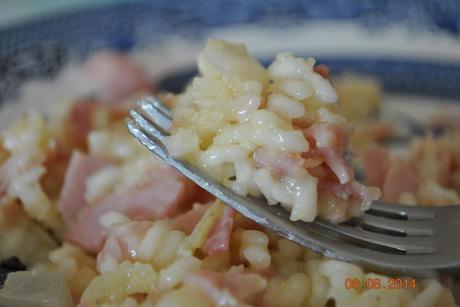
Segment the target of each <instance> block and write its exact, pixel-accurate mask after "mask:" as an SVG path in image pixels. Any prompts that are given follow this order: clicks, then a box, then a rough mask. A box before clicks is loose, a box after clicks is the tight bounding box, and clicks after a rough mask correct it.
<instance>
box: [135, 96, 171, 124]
mask: <svg viewBox="0 0 460 307" xmlns="http://www.w3.org/2000/svg"><path fill="white" fill-rule="evenodd" d="M151 99H153V97H148V98H144V99H141V100H139V101H138V102H137V105H138V106H139V108H140V109H141V110H142V111H143V112H144V113H145V114H146V115H147V116H148V117H149V119H150V120H152V121H153V122H154V123H155V124H156V125H158V126H159V127H161V128H162V129H163V130H165V131H168V130H169V129H170V128H171V126H172V120H171V116H170V114H166V113H165V112H164V111H163V110H164V109H165V108H167V107H166V106H164V105H163V104H162V103H161V102H159V101H158V100H153V101H152V100H151ZM160 105H161V106H160ZM169 113H170V112H169Z"/></svg>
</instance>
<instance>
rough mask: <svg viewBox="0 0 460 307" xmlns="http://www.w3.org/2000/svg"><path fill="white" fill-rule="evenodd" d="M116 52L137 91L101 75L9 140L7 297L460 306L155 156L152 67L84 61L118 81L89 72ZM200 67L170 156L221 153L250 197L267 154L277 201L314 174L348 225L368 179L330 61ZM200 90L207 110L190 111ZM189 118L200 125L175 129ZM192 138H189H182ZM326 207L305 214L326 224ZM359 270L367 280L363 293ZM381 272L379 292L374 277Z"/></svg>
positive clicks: (0, 182) (24, 121)
mask: <svg viewBox="0 0 460 307" xmlns="http://www.w3.org/2000/svg"><path fill="white" fill-rule="evenodd" d="M214 48H221V49H218V50H217V51H216V50H215V49H214ZM109 54H111V53H109ZM222 57H223V59H224V60H223V59H222ZM95 59H99V60H95ZM107 60H110V61H112V60H113V61H115V64H113V65H114V66H113V67H111V68H110V69H109V71H111V72H112V73H113V74H115V75H117V76H122V77H123V78H125V77H129V78H132V79H130V80H131V81H133V83H130V84H131V85H130V86H129V87H127V88H123V91H118V90H121V89H117V88H113V87H117V84H118V82H119V81H116V82H115V81H110V82H109V81H108V80H107V79H104V80H100V82H99V83H98V84H99V86H101V87H99V88H98V90H96V91H95V92H94V93H95V95H93V96H92V97H90V98H89V97H87V96H85V97H79V98H77V99H73V100H72V103H71V104H70V105H69V106H67V107H65V108H63V112H62V114H60V115H59V114H55V115H54V116H50V115H47V116H44V115H43V113H42V112H37V111H34V110H29V111H28V112H27V113H26V114H24V116H22V117H21V118H18V119H17V120H16V121H15V122H13V123H12V124H11V125H10V126H9V127H8V128H7V129H5V130H4V131H3V132H2V134H1V137H0V285H2V288H1V289H0V306H23V305H30V304H33V306H74V305H77V306H80V307H92V306H125V307H127V306H130V307H131V306H142V307H147V306H159V307H171V306H191V307H193V306H197V307H198V306H199V307H203V306H266V307H276V306H280V307H283V306H292V307H296V306H299V307H300V306H312V307H317V306H331V305H334V306H337V307H340V306H455V302H454V299H453V296H452V293H451V291H450V290H449V288H448V287H446V286H445V285H444V284H443V283H441V282H440V281H438V280H436V279H411V278H410V277H407V280H409V281H411V282H410V283H404V284H403V285H406V284H407V285H408V286H407V287H406V286H402V287H400V288H395V289H389V288H388V287H387V286H388V285H389V284H390V283H391V281H390V279H389V278H390V277H389V276H385V275H382V274H376V273H373V272H369V271H366V270H364V269H362V268H360V267H359V266H357V265H354V264H350V263H346V262H341V261H337V260H331V259H328V258H326V257H322V256H320V255H318V254H316V253H314V252H312V251H310V250H308V249H305V248H303V247H301V246H300V245H298V244H296V243H294V242H292V241H289V240H287V239H284V238H281V237H279V236H278V235H276V234H274V233H272V232H271V231H269V230H267V229H265V228H263V227H261V226H260V225H258V224H256V223H254V222H253V221H251V220H248V219H246V218H245V217H243V216H242V215H240V214H238V213H237V212H235V211H234V210H233V209H231V208H229V207H228V206H226V205H225V204H223V203H222V202H220V201H219V200H216V199H214V198H213V197H211V196H210V195H209V194H208V193H206V192H205V191H203V190H202V189H201V188H199V187H198V186H196V185H195V184H194V183H192V182H191V181H190V180H188V179H187V178H185V177H184V176H182V175H181V174H180V173H178V172H177V171H175V170H174V169H172V168H171V167H169V166H168V165H165V164H164V163H163V162H162V161H160V160H159V159H157V158H155V157H154V156H153V155H152V154H151V153H150V152H149V151H148V150H146V149H145V148H144V147H142V146H141V145H140V144H138V143H137V141H136V140H135V139H134V138H133V137H131V136H130V135H129V133H128V131H127V129H126V126H125V123H124V118H125V116H126V110H127V106H129V105H130V104H131V103H132V102H133V101H135V99H136V97H138V96H139V95H142V93H141V92H139V91H142V92H143V91H145V90H146V88H145V83H144V82H145V79H144V78H143V77H142V78H138V76H139V74H140V75H148V73H147V72H145V71H142V70H139V69H138V68H133V69H131V68H132V67H131V66H130V65H136V64H135V63H134V60H133V59H132V58H128V57H127V56H125V55H117V56H115V57H113V56H112V55H110V56H107V55H106V53H105V55H104V54H103V55H95V56H94V57H93V58H92V59H90V60H89V62H87V63H86V64H84V65H83V68H81V69H80V72H79V73H80V74H81V75H80V77H82V78H90V80H94V78H96V79H97V78H101V79H103V78H107V76H108V74H107V73H103V72H98V71H96V73H95V74H91V75H90V76H89V75H88V66H90V65H98V64H99V63H98V61H101V62H102V61H107ZM88 63H89V64H88ZM117 63H118V64H117ZM102 64H103V63H102ZM102 64H101V65H102ZM109 66H110V65H109ZM101 67H107V63H106V64H104V65H102V66H101ZM130 67H131V68H130ZM199 67H200V69H201V70H202V73H203V75H202V76H200V77H198V78H196V79H195V80H194V81H193V83H192V84H191V85H190V87H189V88H188V89H187V91H186V92H185V94H183V95H179V96H177V97H175V96H174V95H172V94H168V95H167V96H165V97H167V98H168V103H169V104H170V105H171V106H174V113H175V132H176V134H174V136H173V138H172V139H171V142H170V144H169V146H171V150H172V151H175V152H176V153H178V152H179V153H182V154H183V156H185V157H188V158H190V159H192V160H193V158H194V156H193V153H194V152H196V153H197V155H196V156H195V159H197V160H196V161H195V162H197V163H199V162H200V161H201V160H199V159H198V158H200V159H202V158H206V159H207V161H208V163H209V161H211V162H212V161H215V162H212V163H216V166H215V167H214V169H215V170H216V172H215V174H214V175H215V176H217V177H218V178H222V179H227V181H226V184H228V185H229V186H230V187H232V188H234V189H235V190H237V191H239V193H242V194H245V193H243V192H247V193H249V194H251V195H259V194H261V193H263V194H265V193H267V190H264V189H259V187H258V186H256V185H255V183H257V181H254V178H253V177H251V176H249V175H250V174H251V172H252V171H253V169H252V168H251V163H258V165H259V166H258V167H259V169H261V170H262V173H261V175H264V176H265V175H267V176H266V177H263V176H261V177H262V178H259V179H267V178H268V179H270V180H271V181H270V182H269V183H270V184H272V185H273V186H274V187H279V193H280V194H279V195H278V194H276V193H272V194H268V193H267V195H268V196H269V198H270V197H272V198H271V201H272V202H275V201H276V202H282V203H284V206H288V205H289V204H290V203H292V202H290V201H289V200H290V199H292V195H291V194H289V193H287V194H286V193H285V192H286V191H285V190H284V193H285V194H283V195H284V196H283V197H286V199H287V201H284V198H283V199H282V200H283V201H280V197H281V196H280V195H281V194H282V193H283V189H284V188H285V186H283V185H282V183H280V182H279V181H277V180H278V179H279V178H281V177H283V175H284V176H287V177H286V178H294V177H295V179H296V180H297V181H295V182H296V183H300V181H299V180H298V179H299V178H301V179H303V180H304V181H302V182H301V183H302V184H304V185H305V186H307V187H310V188H311V189H310V190H311V191H313V192H312V193H313V194H315V193H316V191H317V189H319V191H320V192H319V193H318V194H317V195H319V197H318V199H319V200H320V202H321V197H322V196H321V195H326V194H324V191H334V192H333V193H332V194H329V195H327V197H326V200H327V201H328V202H330V203H331V204H336V203H337V201H338V198H337V193H335V192H336V190H335V189H338V190H337V192H338V193H339V195H342V197H343V198H344V199H340V204H341V207H340V210H339V211H338V212H334V210H332V212H333V213H334V214H337V215H335V217H336V218H337V220H341V219H343V218H346V217H348V213H347V212H344V209H348V202H349V199H348V197H350V195H354V194H353V193H356V187H357V186H358V187H360V188H361V189H362V190H359V191H361V192H363V193H364V192H366V193H367V192H369V188H366V187H364V186H363V185H361V184H358V183H357V182H355V181H354V179H353V174H352V172H351V169H350V168H349V164H348V162H347V161H342V160H340V159H339V160H337V158H338V157H337V155H339V157H341V158H343V156H341V155H342V154H344V153H346V152H347V149H348V145H347V144H346V143H347V137H348V135H349V133H350V131H349V124H348V123H347V122H346V121H345V120H344V119H343V118H341V117H340V116H338V115H337V114H336V113H335V109H336V107H335V105H334V103H333V101H334V100H335V99H336V98H335V91H334V89H333V88H332V87H331V86H330V84H329V82H328V80H327V73H328V70H327V69H326V68H325V67H324V66H319V65H317V66H315V65H314V61H313V60H311V59H308V60H306V61H305V60H303V59H300V58H295V57H293V56H292V55H291V54H289V53H282V54H281V55H279V56H278V59H277V60H275V62H274V63H273V64H272V65H271V66H270V68H269V69H268V70H267V69H265V68H263V67H262V66H260V64H258V62H257V61H256V60H255V59H254V58H252V57H249V56H248V55H247V53H246V50H245V49H244V47H243V46H241V45H233V44H229V43H225V42H220V41H212V42H211V43H210V45H209V46H208V47H207V48H206V49H205V51H204V53H202V55H201V56H200V58H199ZM297 68H299V69H297ZM100 69H105V68H100ZM125 70H129V71H132V72H134V73H126V74H125V75H123V72H124V71H125ZM293 71H297V72H299V74H300V75H298V76H297V75H296V76H293V75H291V74H292V73H293ZM315 71H316V72H318V73H315ZM285 74H287V75H285ZM109 77H110V78H108V79H109V80H110V79H111V78H113V77H114V76H113V75H109ZM271 78H273V80H274V82H271V81H270V79H271ZM305 80H308V81H309V82H308V83H307V82H306V81H305ZM58 81H59V80H56V82H58ZM131 81H130V82H131ZM53 82H54V81H49V84H48V85H49V88H50V89H52V88H53V85H54V84H55V83H53ZM124 82H128V81H123V83H124ZM56 84H60V83H56ZM72 86H74V84H72ZM102 89H103V90H102ZM59 90H62V91H65V90H66V89H65V88H60V89H59ZM286 93H290V94H289V95H287V96H286V95H285V94H286ZM82 94H86V93H82ZM190 99H191V100H196V101H199V102H200V103H201V104H203V106H208V108H204V107H203V108H199V109H198V110H193V109H190V104H189V103H190ZM48 102H49V108H54V107H55V106H58V105H59V106H60V107H62V106H63V104H62V103H63V102H62V101H48ZM248 102H249V103H248ZM197 107H199V106H197ZM238 111H241V112H238ZM251 120H252V121H251ZM223 123H225V127H226V128H225V127H222V126H223ZM185 124H186V125H187V128H190V129H189V130H187V129H185V128H183V129H182V130H181V128H178V127H179V125H185ZM232 125H233V126H232ZM244 125H246V126H244ZM240 126H243V128H239V129H242V130H243V131H241V132H242V134H240V135H233V137H234V138H235V140H240V141H241V142H243V141H245V142H243V144H240V145H242V146H234V147H232V146H230V147H229V148H227V149H226V150H224V151H221V152H219V151H217V149H216V145H217V144H218V143H219V142H223V144H222V145H224V144H225V146H229V145H228V144H227V143H225V142H228V140H229V138H226V137H224V135H223V132H224V130H225V129H227V130H225V131H230V130H231V129H233V128H238V127H240ZM194 127H196V128H194ZM244 127H246V128H244ZM192 128H193V129H192ZM224 128H225V129H224ZM248 128H255V129H259V130H258V131H259V132H260V134H259V135H257V136H256V137H255V139H256V141H257V142H260V143H261V144H262V145H263V146H265V147H263V146H261V145H260V144H259V145H257V144H258V143H256V142H255V141H252V140H251V138H247V134H244V133H243V132H244V130H245V129H248ZM265 129H268V130H270V131H272V132H275V136H281V138H272V137H270V136H273V135H270V134H263V133H262V132H264V131H265V132H266V130H265ZM237 130H238V129H237ZM249 130H250V129H249ZM181 131H182V132H181ZM249 132H250V131H249ZM181 133H182V137H183V138H182V139H183V140H184V142H183V143H177V142H174V137H176V138H181ZM216 133H219V138H218V139H217V140H216V138H217V137H216V136H215V135H214V134H216ZM249 135H250V133H249ZM184 136H185V137H186V136H189V137H188V138H185V137H184ZM245 137H246V138H247V139H245ZM230 139H231V138H230ZM213 140H214V141H213ZM289 140H291V141H289ZM215 142H217V143H216V144H214V143H215ZM344 143H345V144H344ZM213 146H214V147H213ZM283 146H285V147H283ZM323 146H324V147H323ZM255 147H261V148H262V149H260V148H255ZM197 148H199V149H200V151H197V150H196V149H197ZM209 148H213V149H214V150H216V152H215V153H219V155H217V156H219V158H220V159H221V160H220V161H217V160H216V158H215V157H217V156H215V157H214V158H213V153H212V152H211V151H209ZM238 148H240V149H238ZM307 148H308V151H307V150H306V149H307ZM191 149H192V150H191ZM204 149H206V151H205V150H204ZM244 150H246V151H247V154H248V155H249V153H251V154H253V159H249V158H248V157H246V160H244V159H243V162H242V164H241V165H239V164H232V165H231V166H232V167H227V166H225V165H222V164H221V163H220V162H221V161H228V160H225V159H230V160H231V159H232V158H234V157H244V154H245V151H244ZM283 150H284V151H283ZM203 153H206V154H207V155H206V154H205V156H204V157H203V156H202V155H203ZM222 159H224V160H222ZM336 162H341V163H338V165H337V164H335V163H336ZM245 163H246V164H245ZM247 163H249V166H248V165H247ZM306 163H308V165H306V166H308V167H306V168H305V167H303V166H305V164H306ZM224 164H225V163H224ZM233 165H235V167H234V166H233ZM313 168H314V169H315V171H313ZM248 170H249V171H248ZM342 171H343V172H342ZM235 172H236V174H235ZM310 172H311V174H310ZM242 174H243V175H247V177H244V176H243V177H241V175H242ZM336 174H340V175H339V176H337V175H336ZM235 175H236V176H237V177H238V176H239V181H235V180H233V178H232V177H233V176H235ZM296 176H299V177H296ZM340 180H342V182H344V183H343V184H342V182H341V181H340ZM345 182H346V183H345ZM313 183H314V185H313ZM309 184H311V186H308V185H309ZM273 186H272V187H273ZM344 187H346V188H347V189H350V190H351V191H350V190H347V189H345V190H341V189H340V188H344ZM264 188H266V189H269V188H268V185H267V186H264ZM264 192H265V193H264ZM303 192H304V191H303ZM341 193H343V194H341ZM310 196H311V195H310ZM362 197H363V195H359V197H357V198H358V200H359V202H362V201H363V199H362ZM374 197H376V196H375V195H374V196H372V197H371V198H374ZM371 198H367V201H370V200H371ZM310 201H311V198H310ZM319 207H320V208H321V205H319ZM314 208H316V203H314V204H313V205H312V207H311V208H310V207H309V208H308V209H309V210H310V209H312V211H311V212H307V213H308V214H306V215H305V214H304V213H305V212H304V211H301V212H300V213H299V215H298V216H297V217H299V218H300V219H307V220H308V219H312V218H314V217H315V216H316V213H315V214H313V213H314V212H313V211H314ZM301 209H302V210H303V209H305V208H303V207H302V208H301ZM332 209H333V208H332ZM291 212H292V211H291ZM319 213H320V215H321V209H320V210H319ZM329 213H330V212H329ZM296 214H297V213H296ZM294 216H295V215H294ZM327 216H328V217H329V218H330V217H331V216H330V215H327ZM5 278H6V280H5ZM350 279H353V281H356V282H358V283H359V284H360V285H362V287H356V288H354V287H350V283H349V281H350ZM369 280H371V281H372V282H373V283H372V285H373V287H372V288H370V287H368V288H366V287H365V286H364V285H366V281H369ZM401 280H406V277H404V278H403V279H401ZM413 280H415V281H414V282H412V281H413ZM347 281H348V282H347ZM374 282H375V283H374ZM377 285H379V286H377Z"/></svg>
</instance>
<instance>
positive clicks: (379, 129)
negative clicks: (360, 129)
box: [368, 122, 395, 142]
mask: <svg viewBox="0 0 460 307" xmlns="http://www.w3.org/2000/svg"><path fill="white" fill-rule="evenodd" d="M368 129H369V130H368V134H369V136H370V138H371V140H374V141H377V142H378V141H383V140H386V139H388V138H390V137H392V136H393V135H394V133H395V130H394V128H393V126H392V125H391V124H390V123H386V122H379V123H375V124H373V125H371V126H370V127H369V128H368Z"/></svg>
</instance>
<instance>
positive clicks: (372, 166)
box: [363, 145, 390, 188]
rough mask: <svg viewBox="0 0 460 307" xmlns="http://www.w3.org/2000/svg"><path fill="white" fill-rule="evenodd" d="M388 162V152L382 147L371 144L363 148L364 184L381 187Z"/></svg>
mask: <svg viewBox="0 0 460 307" xmlns="http://www.w3.org/2000/svg"><path fill="white" fill-rule="evenodd" d="M389 163H390V154H389V152H388V150H387V149H385V148H384V147H382V146H377V145H372V146H368V147H367V148H365V150H364V152H363V168H364V174H365V176H366V184H368V185H372V186H376V187H380V188H382V187H383V183H384V181H385V176H386V173H387V170H388V167H389Z"/></svg>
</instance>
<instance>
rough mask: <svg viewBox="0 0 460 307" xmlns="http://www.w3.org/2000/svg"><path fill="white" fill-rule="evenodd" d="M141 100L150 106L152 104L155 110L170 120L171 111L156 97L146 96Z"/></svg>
mask: <svg viewBox="0 0 460 307" xmlns="http://www.w3.org/2000/svg"><path fill="white" fill-rule="evenodd" d="M142 100H145V101H147V102H149V103H150V104H152V105H153V106H154V107H155V108H157V109H158V110H160V111H161V112H162V113H163V114H164V115H166V116H167V117H168V118H170V119H171V118H172V111H171V109H170V108H169V107H168V106H166V105H165V104H164V103H163V102H161V100H159V99H158V98H157V97H155V96H147V97H144V98H143V99H142Z"/></svg>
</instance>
